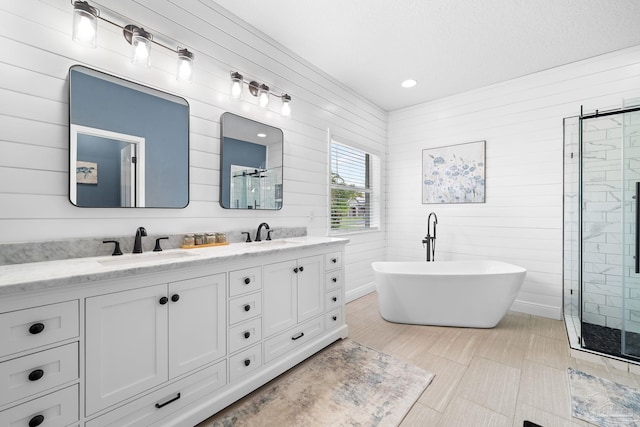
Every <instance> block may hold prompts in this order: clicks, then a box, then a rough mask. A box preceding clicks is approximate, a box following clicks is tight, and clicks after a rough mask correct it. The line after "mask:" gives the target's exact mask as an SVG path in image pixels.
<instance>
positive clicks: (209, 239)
mask: <svg viewBox="0 0 640 427" xmlns="http://www.w3.org/2000/svg"><path fill="white" fill-rule="evenodd" d="M216 235H217V233H205V234H204V243H206V244H207V245H208V244H210V243H215V242H216Z"/></svg>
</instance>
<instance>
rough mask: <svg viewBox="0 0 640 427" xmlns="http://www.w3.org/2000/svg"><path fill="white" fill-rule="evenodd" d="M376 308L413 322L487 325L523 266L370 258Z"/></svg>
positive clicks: (517, 284) (514, 288)
mask: <svg viewBox="0 0 640 427" xmlns="http://www.w3.org/2000/svg"><path fill="white" fill-rule="evenodd" d="M372 266H373V271H374V276H375V284H376V290H377V292H378V299H379V306H380V314H381V315H382V317H383V318H384V319H385V320H388V321H390V322H396V323H410V324H417V325H439V326H461V327H471V328H493V327H494V326H496V325H497V324H498V322H499V321H500V319H502V317H504V315H505V314H506V313H507V310H509V308H510V307H511V304H513V301H514V300H515V298H516V295H517V294H518V292H519V291H520V288H521V287H522V283H523V282H524V277H525V275H526V273H527V270H526V269H524V268H522V267H519V266H517V265H513V264H508V263H506V262H501V261H437V262H374V263H373V264H372Z"/></svg>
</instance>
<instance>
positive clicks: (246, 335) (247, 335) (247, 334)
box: [244, 331, 251, 339]
mask: <svg viewBox="0 0 640 427" xmlns="http://www.w3.org/2000/svg"><path fill="white" fill-rule="evenodd" d="M250 336H251V332H249V331H246V332H245V333H244V338H245V339H249V337H250Z"/></svg>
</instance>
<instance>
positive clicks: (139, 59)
mask: <svg viewBox="0 0 640 427" xmlns="http://www.w3.org/2000/svg"><path fill="white" fill-rule="evenodd" d="M122 33H123V34H124V38H125V39H127V41H128V42H129V44H131V62H132V63H134V64H143V65H145V66H147V67H150V66H151V41H152V40H153V34H151V33H149V32H147V31H145V30H144V28H140V27H136V26H135V25H126V26H125V27H124V28H123V30H122Z"/></svg>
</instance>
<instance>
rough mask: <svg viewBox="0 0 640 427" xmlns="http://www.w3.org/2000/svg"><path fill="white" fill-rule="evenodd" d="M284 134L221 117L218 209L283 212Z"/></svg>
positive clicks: (226, 115) (232, 116)
mask: <svg viewBox="0 0 640 427" xmlns="http://www.w3.org/2000/svg"><path fill="white" fill-rule="evenodd" d="M283 147H284V133H283V132H282V130H281V129H278V128H276V127H273V126H269V125H266V124H264V123H260V122H256V121H255V120H250V119H247V118H245V117H241V116H238V115H235V114H232V113H224V114H222V116H221V117H220V205H221V206H222V207H223V208H225V209H259V210H278V209H282V182H283V178H282V169H283V168H282V165H283V156H284V150H283Z"/></svg>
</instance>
